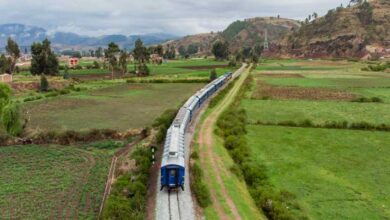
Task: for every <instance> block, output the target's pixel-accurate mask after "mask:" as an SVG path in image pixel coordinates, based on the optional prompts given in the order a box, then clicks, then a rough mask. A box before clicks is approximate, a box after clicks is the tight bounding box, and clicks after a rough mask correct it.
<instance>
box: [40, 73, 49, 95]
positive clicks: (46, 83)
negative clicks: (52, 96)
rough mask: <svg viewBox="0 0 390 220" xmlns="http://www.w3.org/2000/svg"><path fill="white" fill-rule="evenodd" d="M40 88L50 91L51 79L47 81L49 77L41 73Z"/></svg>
mask: <svg viewBox="0 0 390 220" xmlns="http://www.w3.org/2000/svg"><path fill="white" fill-rule="evenodd" d="M39 90H40V91H41V92H47V91H49V81H47V78H46V76H45V75H41V84H40V86H39Z"/></svg>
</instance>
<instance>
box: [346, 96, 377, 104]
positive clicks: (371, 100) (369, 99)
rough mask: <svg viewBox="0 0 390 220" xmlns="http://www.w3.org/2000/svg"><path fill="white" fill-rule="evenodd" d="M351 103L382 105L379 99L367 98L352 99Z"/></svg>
mask: <svg viewBox="0 0 390 220" xmlns="http://www.w3.org/2000/svg"><path fill="white" fill-rule="evenodd" d="M352 102H362V103H364V102H367V103H369V102H378V103H383V100H382V99H381V98H379V97H372V98H367V97H360V98H357V99H353V100H352Z"/></svg>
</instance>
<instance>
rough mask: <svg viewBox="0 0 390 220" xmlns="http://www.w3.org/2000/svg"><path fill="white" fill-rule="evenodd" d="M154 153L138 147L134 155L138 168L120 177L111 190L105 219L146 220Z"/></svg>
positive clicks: (132, 157)
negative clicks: (149, 180)
mask: <svg viewBox="0 0 390 220" xmlns="http://www.w3.org/2000/svg"><path fill="white" fill-rule="evenodd" d="M151 157H152V152H151V150H150V149H149V148H144V147H138V148H136V150H135V151H134V152H133V153H132V155H131V159H133V160H135V165H136V168H135V169H134V170H133V171H132V172H131V173H127V174H124V175H122V176H120V177H119V178H118V179H117V180H116V182H115V184H114V185H113V186H112V188H111V192H110V196H109V198H108V199H107V202H106V204H105V206H104V210H103V219H134V220H141V219H144V217H145V213H146V201H147V192H148V190H147V189H148V179H149V176H150V167H151V166H152V162H151V159H150V158H151Z"/></svg>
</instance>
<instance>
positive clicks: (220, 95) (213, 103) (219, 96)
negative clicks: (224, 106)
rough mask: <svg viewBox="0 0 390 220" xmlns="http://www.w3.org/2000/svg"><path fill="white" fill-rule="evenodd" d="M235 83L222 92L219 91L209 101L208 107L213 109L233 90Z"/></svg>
mask: <svg viewBox="0 0 390 220" xmlns="http://www.w3.org/2000/svg"><path fill="white" fill-rule="evenodd" d="M234 84H235V81H233V82H232V83H229V85H227V86H226V88H224V89H223V90H222V91H220V92H219V93H218V94H217V95H216V96H215V97H214V98H213V99H211V101H210V104H209V107H210V108H214V107H215V106H216V105H217V104H218V103H219V102H220V101H221V100H222V99H224V98H225V97H226V95H227V94H228V92H229V91H230V90H231V89H232V88H233V86H234Z"/></svg>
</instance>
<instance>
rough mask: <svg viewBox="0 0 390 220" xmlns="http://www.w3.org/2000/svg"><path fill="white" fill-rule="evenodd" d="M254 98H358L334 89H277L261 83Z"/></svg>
mask: <svg viewBox="0 0 390 220" xmlns="http://www.w3.org/2000/svg"><path fill="white" fill-rule="evenodd" d="M252 98H253V99H264V98H274V99H303V100H337V101H351V100H353V99H354V98H356V97H355V95H353V94H351V93H348V92H344V91H339V90H333V89H323V88H302V87H277V86H271V85H267V84H265V83H264V82H261V81H259V82H258V83H257V89H256V91H255V92H254V93H253V94H252Z"/></svg>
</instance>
